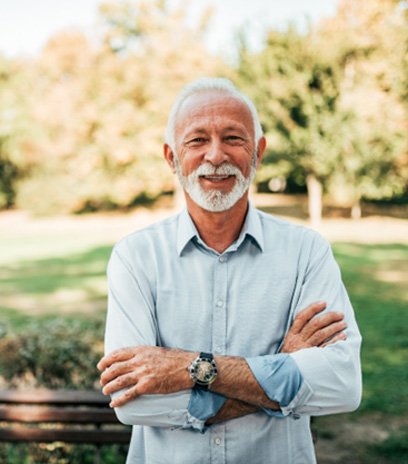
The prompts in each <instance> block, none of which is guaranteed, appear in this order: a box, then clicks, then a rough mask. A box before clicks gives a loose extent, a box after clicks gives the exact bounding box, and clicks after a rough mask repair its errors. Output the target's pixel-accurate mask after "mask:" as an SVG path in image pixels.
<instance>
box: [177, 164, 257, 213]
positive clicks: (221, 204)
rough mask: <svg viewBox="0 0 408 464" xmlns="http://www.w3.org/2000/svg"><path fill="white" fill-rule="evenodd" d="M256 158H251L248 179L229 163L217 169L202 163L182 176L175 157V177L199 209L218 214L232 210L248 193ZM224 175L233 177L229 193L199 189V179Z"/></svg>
mask: <svg viewBox="0 0 408 464" xmlns="http://www.w3.org/2000/svg"><path fill="white" fill-rule="evenodd" d="M255 163H256V157H255V156H254V158H253V163H252V166H251V172H250V174H249V176H248V177H244V175H243V174H242V172H241V171H240V170H239V169H238V168H237V167H236V166H234V165H232V164H230V163H223V164H221V165H220V166H218V167H215V166H213V165H212V164H211V163H204V164H202V165H201V166H199V167H198V168H197V169H196V170H195V171H193V172H192V173H191V174H189V175H188V176H184V175H183V173H182V172H181V166H180V162H179V159H178V157H177V156H175V157H174V164H175V168H176V173H177V177H178V178H179V181H180V184H181V186H182V187H183V189H184V190H185V191H186V192H187V193H188V194H189V195H190V197H191V199H192V200H193V201H194V202H195V203H197V205H198V206H201V208H203V209H205V210H207V211H211V212H213V213H219V212H222V211H227V210H229V209H230V208H232V207H233V206H234V205H235V203H237V201H238V200H240V199H241V198H242V197H243V195H244V194H245V192H247V191H248V189H249V186H250V185H251V182H252V180H253V179H254V177H255V173H256V166H255ZM216 174H218V175H223V176H224V175H226V176H231V175H232V176H235V184H234V186H233V188H232V190H231V191H230V192H222V191H221V190H217V189H213V190H204V189H203V188H202V187H201V184H200V180H199V177H200V176H203V175H204V176H210V175H216Z"/></svg>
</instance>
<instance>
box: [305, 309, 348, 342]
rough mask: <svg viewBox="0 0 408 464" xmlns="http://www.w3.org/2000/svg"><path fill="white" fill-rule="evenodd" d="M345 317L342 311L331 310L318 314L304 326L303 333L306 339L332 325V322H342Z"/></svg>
mask: <svg viewBox="0 0 408 464" xmlns="http://www.w3.org/2000/svg"><path fill="white" fill-rule="evenodd" d="M343 319H344V314H343V313H341V312H335V311H329V312H327V313H326V314H322V315H321V316H316V317H314V318H313V319H311V320H310V321H309V322H308V323H307V324H306V325H305V326H304V328H303V330H302V335H303V338H304V339H305V340H308V339H309V338H311V337H312V336H313V335H314V334H315V333H316V332H318V331H319V330H322V329H324V328H325V327H330V325H331V324H334V323H336V322H340V321H342V320H343Z"/></svg>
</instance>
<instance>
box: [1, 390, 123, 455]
mask: <svg viewBox="0 0 408 464" xmlns="http://www.w3.org/2000/svg"><path fill="white" fill-rule="evenodd" d="M130 435H131V430H130V427H127V426H124V425H122V424H120V423H119V422H118V420H117V418H116V415H115V412H114V411H113V410H112V409H111V408H110V407H109V398H108V397H106V396H104V395H102V394H101V393H98V392H96V391H79V390H43V389H41V390H21V391H20V390H0V442H13V443H17V442H20V443H21V442H26V443H28V442H35V443H51V442H64V443H83V444H85V443H87V444H94V445H97V446H98V448H97V450H98V452H97V453H96V455H95V462H99V460H100V457H99V447H100V446H101V445H105V444H129V442H130Z"/></svg>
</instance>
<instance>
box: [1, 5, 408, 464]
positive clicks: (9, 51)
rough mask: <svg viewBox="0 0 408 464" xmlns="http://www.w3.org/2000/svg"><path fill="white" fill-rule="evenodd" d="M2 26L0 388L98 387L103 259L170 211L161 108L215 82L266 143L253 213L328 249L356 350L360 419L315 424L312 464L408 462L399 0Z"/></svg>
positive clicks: (80, 10)
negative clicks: (251, 106) (233, 91)
mask: <svg viewBox="0 0 408 464" xmlns="http://www.w3.org/2000/svg"><path fill="white" fill-rule="evenodd" d="M0 21H1V28H0V386H1V387H2V388H10V387H13V388H25V387H28V386H47V387H51V388H62V387H65V388H67V387H69V388H97V384H96V382H95V381H96V378H97V373H96V371H95V367H94V366H95V364H96V360H97V359H98V358H99V356H100V355H101V353H102V350H103V325H104V317H105V310H106V282H105V268H106V263H107V260H108V258H109V254H110V250H111V248H112V245H113V243H114V242H115V241H116V240H118V239H119V238H120V237H122V236H123V235H125V234H127V233H129V232H131V231H132V230H134V229H136V228H140V227H143V226H144V225H147V224H149V223H151V222H152V221H155V220H158V219H160V218H162V217H164V216H166V215H170V214H172V213H173V212H175V211H177V210H178V209H179V208H180V197H179V195H178V191H177V187H176V183H175V178H174V177H173V175H172V174H171V172H170V170H169V169H168V167H167V165H166V164H165V162H164V161H163V159H162V144H163V133H164V128H165V124H166V120H167V115H168V112H169V109H170V106H171V104H172V102H173V101H174V99H175V97H176V95H177V93H178V92H179V90H180V89H181V88H182V86H183V85H184V84H185V83H187V82H189V81H191V80H192V79H195V78H197V77H200V76H203V75H205V76H224V77H228V78H229V79H231V80H232V81H233V82H234V83H235V84H236V85H237V86H238V87H239V88H240V89H241V90H242V91H243V92H244V93H246V94H247V95H248V96H250V97H251V98H252V99H253V101H254V103H255V105H256V107H257V109H258V111H259V115H260V119H261V122H262V125H263V128H264V131H265V134H266V138H267V141H268V148H267V152H266V155H265V158H264V162H263V165H262V167H261V168H260V169H259V171H258V174H257V177H256V184H255V187H254V191H253V202H254V203H255V204H256V206H258V207H260V208H262V209H263V210H265V211H267V212H270V213H271V214H276V215H278V216H281V217H285V218H288V219H290V220H292V221H295V222H299V223H303V224H306V225H308V226H311V227H314V228H316V229H318V230H319V231H320V232H321V233H322V234H323V235H324V236H326V237H327V238H328V239H329V240H330V241H331V243H332V245H333V249H334V252H335V255H336V258H337V260H338V262H339V264H340V267H341V269H342V273H343V278H344V281H345V284H346V286H347V288H348V290H349V293H350V296H351V300H352V302H353V305H354V307H355V310H356V315H357V319H358V321H359V324H360V327H361V330H362V333H363V337H364V346H363V375H364V397H363V403H362V406H361V408H360V410H359V411H358V412H356V413H354V414H350V415H339V416H332V417H326V418H319V419H318V420H316V421H315V425H314V427H315V429H316V431H317V436H318V440H317V450H318V457H319V462H320V463H344V462H348V463H402V462H408V444H407V443H408V417H407V412H408V399H407V394H406V392H407V391H408V369H407V359H408V334H407V330H406V326H407V322H408V318H407V302H408V286H407V283H408V259H407V258H408V220H407V219H408V137H407V134H408V2H407V1H402V0H325V1H323V0H313V1H312V0H310V1H308V2H302V1H300V0H286V1H285V2H278V1H275V0H273V1H262V0H252V1H251V2H247V1H241V0H235V1H232V0H223V1H215V0H213V1H211V0H194V1H193V0H167V1H166V0H144V1H143V0H139V1H138V0H134V1H112V2H101V1H98V0H82V1H79V0H78V1H75V0H71V1H68V0H59V1H58V2H55V1H54V2H52V1H51V0H48V1H47V0H35V1H33V0H31V1H29V0H2V1H1V2H0ZM103 453H104V454H103V462H106V463H110V462H112V463H120V462H124V450H119V451H118V450H117V449H114V450H113V449H112V447H106V450H104V451H103ZM121 453H122V454H121ZM16 456H17V457H16ZM73 456H75V457H73ZM78 456H80V457H78ZM89 456H91V457H89ZM118 456H121V457H120V458H119V457H118ZM91 459H92V448H91V447H72V446H67V445H62V444H61V445H60V446H54V445H53V446H52V447H50V446H40V447H39V446H34V445H33V446H26V445H24V446H23V445H18V446H17V445H10V444H5V445H4V444H2V445H0V463H2V462H4V463H9V464H10V463H11V464H14V463H15V464H20V463H22V462H24V463H36V462H49V463H63V462H64V463H65V462H81V463H86V462H88V460H89V462H92V461H91ZM119 459H122V460H121V461H120V460H119Z"/></svg>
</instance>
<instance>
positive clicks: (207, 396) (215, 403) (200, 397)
mask: <svg viewBox="0 0 408 464" xmlns="http://www.w3.org/2000/svg"><path fill="white" fill-rule="evenodd" d="M226 400H227V398H226V397H225V396H222V395H219V394H218V393H214V392H211V391H208V390H198V389H196V388H193V389H192V391H191V397H190V401H189V404H188V408H187V410H188V412H187V422H186V425H185V427H183V428H190V427H192V428H193V429H196V430H199V431H200V432H204V431H205V421H206V420H207V419H209V418H210V417H214V416H215V415H216V414H217V412H218V411H219V410H220V409H221V407H222V406H223V405H224V403H225V401H226Z"/></svg>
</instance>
